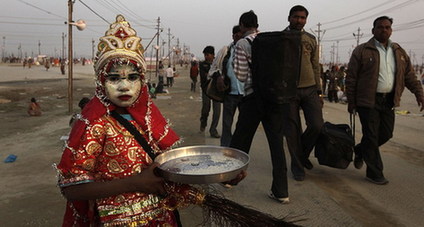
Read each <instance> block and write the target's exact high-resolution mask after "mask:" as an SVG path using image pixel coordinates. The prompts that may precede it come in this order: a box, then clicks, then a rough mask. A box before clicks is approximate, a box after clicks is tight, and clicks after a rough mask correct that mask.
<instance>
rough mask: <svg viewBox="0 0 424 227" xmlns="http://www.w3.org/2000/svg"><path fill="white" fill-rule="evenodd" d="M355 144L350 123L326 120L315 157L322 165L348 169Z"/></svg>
mask: <svg viewBox="0 0 424 227" xmlns="http://www.w3.org/2000/svg"><path fill="white" fill-rule="evenodd" d="M354 146H355V140H354V135H353V134H352V129H351V128H350V126H349V125H347V124H332V123H330V122H325V123H324V125H323V127H322V129H321V133H320V135H319V137H318V140H317V142H316V144H315V157H316V158H317V159H318V163H319V164H320V165H326V166H330V167H333V168H338V169H346V168H347V167H348V166H349V163H350V162H351V161H352V156H353V152H354Z"/></svg>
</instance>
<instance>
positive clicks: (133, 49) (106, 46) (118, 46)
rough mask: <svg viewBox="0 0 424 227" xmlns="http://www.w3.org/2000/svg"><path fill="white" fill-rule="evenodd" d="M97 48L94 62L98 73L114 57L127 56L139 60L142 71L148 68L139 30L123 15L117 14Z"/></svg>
mask: <svg viewBox="0 0 424 227" xmlns="http://www.w3.org/2000/svg"><path fill="white" fill-rule="evenodd" d="M97 50H98V51H97V54H96V59H95V64H94V69H95V71H96V72H97V73H99V72H100V71H101V70H102V69H103V67H104V66H105V65H106V64H107V62H108V61H109V60H111V59H113V58H127V59H129V60H133V61H135V62H137V64H138V67H140V68H141V69H142V72H144V71H145V69H146V62H145V59H144V56H143V53H144V48H143V45H142V44H141V38H140V37H137V32H136V31H135V30H134V29H133V28H131V26H130V23H128V21H126V20H125V18H124V16H122V15H118V16H116V21H115V22H114V23H113V24H111V25H110V27H109V30H107V31H106V32H105V36H103V37H100V42H99V44H98V46H97Z"/></svg>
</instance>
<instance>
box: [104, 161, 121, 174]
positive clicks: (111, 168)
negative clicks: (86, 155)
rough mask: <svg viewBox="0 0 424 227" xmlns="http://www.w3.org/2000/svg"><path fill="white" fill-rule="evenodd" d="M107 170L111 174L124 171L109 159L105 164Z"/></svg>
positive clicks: (117, 163)
mask: <svg viewBox="0 0 424 227" xmlns="http://www.w3.org/2000/svg"><path fill="white" fill-rule="evenodd" d="M107 168H108V170H109V171H110V172H111V173H121V172H123V171H124V169H123V168H122V167H121V166H120V165H119V162H118V161H116V160H115V159H111V160H110V161H109V162H108V163H107Z"/></svg>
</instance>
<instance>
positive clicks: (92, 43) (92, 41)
mask: <svg viewBox="0 0 424 227" xmlns="http://www.w3.org/2000/svg"><path fill="white" fill-rule="evenodd" d="M94 47H95V45H94V39H91V61H94Z"/></svg>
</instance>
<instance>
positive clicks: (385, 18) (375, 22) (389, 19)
mask: <svg viewBox="0 0 424 227" xmlns="http://www.w3.org/2000/svg"><path fill="white" fill-rule="evenodd" d="M379 20H388V21H390V24H393V18H391V17H388V16H381V17H378V18H377V19H375V20H374V22H373V23H372V27H373V28H375V25H376V24H377V21H379Z"/></svg>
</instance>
